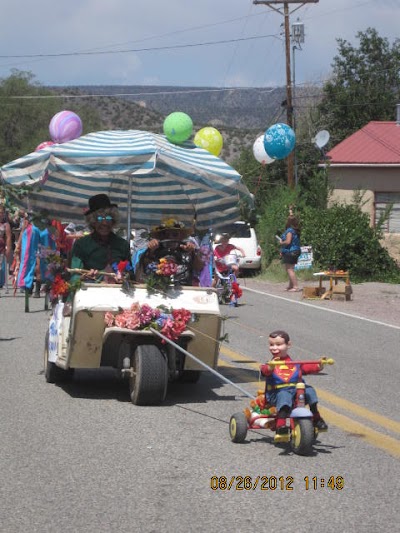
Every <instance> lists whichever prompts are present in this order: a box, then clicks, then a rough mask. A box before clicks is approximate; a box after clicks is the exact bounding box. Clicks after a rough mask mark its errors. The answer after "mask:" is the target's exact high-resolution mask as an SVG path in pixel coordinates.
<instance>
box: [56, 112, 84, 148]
mask: <svg viewBox="0 0 400 533" xmlns="http://www.w3.org/2000/svg"><path fill="white" fill-rule="evenodd" d="M82 130H83V128H82V121H81V119H80V118H79V117H78V115H77V114H76V113H73V112H72V111H60V112H59V113H57V114H56V115H54V117H53V118H52V119H51V121H50V125H49V132H50V137H51V138H52V139H53V141H54V142H55V143H65V142H67V141H72V140H73V139H77V138H78V137H80V136H81V135H82Z"/></svg>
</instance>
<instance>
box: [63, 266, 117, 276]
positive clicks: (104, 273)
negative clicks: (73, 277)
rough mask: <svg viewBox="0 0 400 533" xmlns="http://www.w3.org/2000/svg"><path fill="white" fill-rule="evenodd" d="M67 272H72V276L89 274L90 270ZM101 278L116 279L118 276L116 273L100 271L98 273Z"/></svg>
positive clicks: (80, 269)
mask: <svg viewBox="0 0 400 533" xmlns="http://www.w3.org/2000/svg"><path fill="white" fill-rule="evenodd" d="M66 270H67V272H70V273H71V274H89V272H90V270H85V269H84V268H67V269H66ZM97 274H98V275H99V276H110V277H112V278H116V277H117V274H115V273H114V272H103V271H102V270H99V271H98V272H97Z"/></svg>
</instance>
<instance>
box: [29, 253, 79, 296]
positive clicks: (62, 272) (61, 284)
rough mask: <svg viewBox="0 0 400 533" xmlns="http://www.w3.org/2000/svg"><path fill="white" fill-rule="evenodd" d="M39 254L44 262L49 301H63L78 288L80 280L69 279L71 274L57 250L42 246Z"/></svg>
mask: <svg viewBox="0 0 400 533" xmlns="http://www.w3.org/2000/svg"><path fill="white" fill-rule="evenodd" d="M39 256H40V259H44V260H45V262H46V270H45V275H44V276H45V284H46V291H47V292H48V294H49V299H50V301H51V302H53V303H54V302H57V300H59V299H61V300H62V301H64V302H65V301H66V300H67V298H68V296H69V295H70V294H74V293H75V292H76V291H77V290H78V289H79V287H80V285H81V281H80V280H76V281H73V282H71V281H70V278H71V275H70V273H69V272H68V271H67V270H66V260H65V259H64V258H63V257H62V256H61V254H60V252H59V251H57V250H51V249H49V248H43V247H42V248H41V250H40V252H39Z"/></svg>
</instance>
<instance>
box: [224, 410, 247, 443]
mask: <svg viewBox="0 0 400 533" xmlns="http://www.w3.org/2000/svg"><path fill="white" fill-rule="evenodd" d="M247 428H248V424H247V418H246V416H245V414H244V413H235V414H234V415H232V416H231V419H230V422H229V434H230V436H231V440H232V442H244V440H245V439H246V435H247Z"/></svg>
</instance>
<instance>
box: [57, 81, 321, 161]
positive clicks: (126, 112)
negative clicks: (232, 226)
mask: <svg viewBox="0 0 400 533" xmlns="http://www.w3.org/2000/svg"><path fill="white" fill-rule="evenodd" d="M49 88H50V89H51V90H53V91H55V92H59V93H62V94H71V95H79V94H81V95H82V96H83V98H82V100H81V101H80V103H81V104H85V105H87V106H89V107H92V108H94V109H96V110H97V112H98V113H99V116H100V119H101V122H102V124H103V127H104V129H141V130H147V131H153V132H155V133H161V132H162V125H163V122H164V119H165V117H166V116H167V115H168V114H169V113H172V112H173V111H183V112H185V113H187V114H188V115H189V116H190V117H191V118H192V120H193V123H194V131H198V130H199V129H200V128H202V127H204V126H214V127H215V128H217V129H218V130H219V131H220V132H221V134H222V136H223V138H224V148H223V151H222V153H221V157H222V158H223V159H225V160H226V161H228V162H232V161H233V160H234V159H235V158H236V157H237V156H238V155H239V153H240V151H241V150H242V148H243V147H251V146H252V145H253V143H254V141H255V139H256V138H257V136H258V135H259V134H260V133H262V132H263V131H265V130H266V129H267V128H268V127H269V126H270V125H271V124H274V123H275V122H278V121H285V118H286V110H285V107H283V106H282V103H283V101H284V99H285V89H284V88H276V89H270V88H263V89H251V90H250V89H248V90H238V89H232V90H221V89H216V88H206V87H158V86H132V85H130V86H123V85H112V86H111V85H100V86H99V85H98V86H94V85H91V86H89V85H87V86H74V87H49ZM315 90H316V89H315ZM308 91H309V89H308ZM308 94H309V92H308ZM88 95H91V96H88ZM65 105H69V106H70V108H72V106H71V100H70V99H65Z"/></svg>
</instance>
